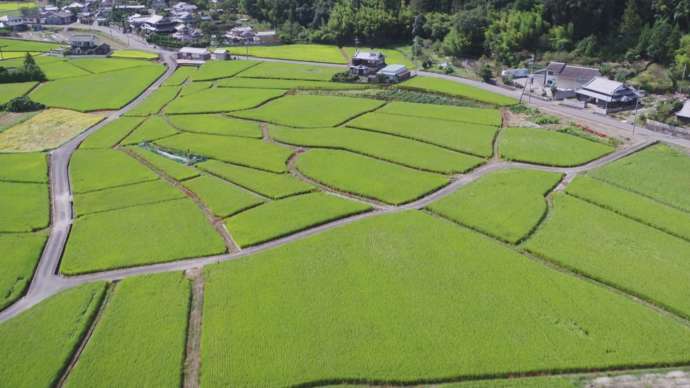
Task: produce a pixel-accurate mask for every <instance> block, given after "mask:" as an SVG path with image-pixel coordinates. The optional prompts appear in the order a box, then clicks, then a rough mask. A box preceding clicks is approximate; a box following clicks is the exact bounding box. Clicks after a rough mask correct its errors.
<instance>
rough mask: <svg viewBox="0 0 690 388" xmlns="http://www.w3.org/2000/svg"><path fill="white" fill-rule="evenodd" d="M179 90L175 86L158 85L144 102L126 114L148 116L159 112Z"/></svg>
mask: <svg viewBox="0 0 690 388" xmlns="http://www.w3.org/2000/svg"><path fill="white" fill-rule="evenodd" d="M179 91H180V88H176V87H168V86H165V87H160V88H158V89H156V90H155V91H154V92H153V93H151V95H150V96H148V97H147V98H146V100H144V102H142V103H141V104H139V105H137V107H136V108H134V109H132V110H130V111H129V112H127V116H148V115H152V114H156V113H158V112H160V111H161V109H163V107H164V106H165V105H166V104H167V103H169V102H170V101H172V100H173V99H174V98H175V97H177V93H178V92H179Z"/></svg>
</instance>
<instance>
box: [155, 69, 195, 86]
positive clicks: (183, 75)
mask: <svg viewBox="0 0 690 388" xmlns="http://www.w3.org/2000/svg"><path fill="white" fill-rule="evenodd" d="M194 73H196V67H193V66H182V67H178V68H177V70H175V73H173V75H172V76H170V78H168V79H166V80H165V82H163V86H180V85H182V84H183V83H185V81H187V80H188V79H190V78H191V76H192V74H194Z"/></svg>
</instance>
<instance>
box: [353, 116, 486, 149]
mask: <svg viewBox="0 0 690 388" xmlns="http://www.w3.org/2000/svg"><path fill="white" fill-rule="evenodd" d="M347 126H349V127H353V128H360V129H367V130H371V131H377V132H384V133H389V134H393V135H397V136H403V137H406V138H410V139H415V140H419V141H424V142H427V143H431V144H435V145H439V146H442V147H447V148H450V149H453V150H457V151H461V152H466V153H470V154H473V155H477V156H482V157H489V156H491V155H492V154H493V141H494V137H495V136H496V132H497V131H498V128H497V127H493V126H488V125H482V124H470V123H461V122H456V121H448V120H438V119H429V118H422V117H412V116H401V115H391V114H383V113H378V112H373V113H368V114H366V115H364V116H360V117H357V118H356V119H354V120H352V121H350V122H348V123H347Z"/></svg>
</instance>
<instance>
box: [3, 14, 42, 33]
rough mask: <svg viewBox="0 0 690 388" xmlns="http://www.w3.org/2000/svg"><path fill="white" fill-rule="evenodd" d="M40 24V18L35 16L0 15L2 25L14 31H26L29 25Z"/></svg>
mask: <svg viewBox="0 0 690 388" xmlns="http://www.w3.org/2000/svg"><path fill="white" fill-rule="evenodd" d="M36 24H38V20H37V19H36V18H33V17H24V16H13V15H4V16H0V25H2V27H3V28H9V29H11V30H13V31H26V30H28V29H29V27H31V26H33V25H36Z"/></svg>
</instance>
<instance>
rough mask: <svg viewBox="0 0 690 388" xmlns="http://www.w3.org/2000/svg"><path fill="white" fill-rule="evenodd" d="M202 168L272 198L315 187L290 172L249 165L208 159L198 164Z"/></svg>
mask: <svg viewBox="0 0 690 388" xmlns="http://www.w3.org/2000/svg"><path fill="white" fill-rule="evenodd" d="M197 167H199V168H200V169H202V170H204V171H206V172H208V173H210V174H213V175H215V176H218V177H220V178H222V179H225V180H227V181H228V182H232V183H234V184H236V185H238V186H240V187H243V188H245V189H247V190H250V191H253V192H255V193H257V194H260V195H262V196H265V197H268V198H271V199H280V198H284V197H289V196H291V195H296V194H304V193H307V192H309V191H312V190H314V187H313V186H311V185H309V184H307V183H305V182H303V181H301V180H298V179H297V178H295V177H293V176H292V175H290V174H287V173H283V174H276V173H272V172H267V171H260V170H256V169H253V168H249V167H243V166H238V165H234V164H228V163H222V162H219V161H216V160H208V161H206V162H202V163H199V164H198V165H197Z"/></svg>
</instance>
